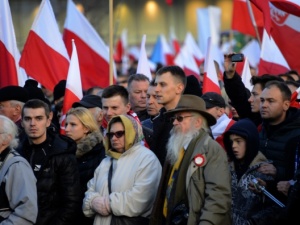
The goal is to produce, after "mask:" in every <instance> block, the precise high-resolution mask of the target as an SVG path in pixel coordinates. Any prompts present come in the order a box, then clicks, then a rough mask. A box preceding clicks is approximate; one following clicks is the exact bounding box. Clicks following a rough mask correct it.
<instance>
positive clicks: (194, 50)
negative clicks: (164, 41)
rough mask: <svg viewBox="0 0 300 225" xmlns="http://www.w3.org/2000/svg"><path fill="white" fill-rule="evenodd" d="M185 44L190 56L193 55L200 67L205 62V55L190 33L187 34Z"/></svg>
mask: <svg viewBox="0 0 300 225" xmlns="http://www.w3.org/2000/svg"><path fill="white" fill-rule="evenodd" d="M183 44H184V46H185V47H186V49H187V52H188V54H191V55H192V56H193V57H194V59H195V61H196V63H197V65H198V67H199V66H200V65H201V64H202V63H203V62H204V54H203V53H202V51H201V50H200V48H199V46H198V45H197V43H196V41H195V39H194V37H193V35H192V34H191V33H190V32H188V33H187V34H186V36H185V39H184V43H183Z"/></svg>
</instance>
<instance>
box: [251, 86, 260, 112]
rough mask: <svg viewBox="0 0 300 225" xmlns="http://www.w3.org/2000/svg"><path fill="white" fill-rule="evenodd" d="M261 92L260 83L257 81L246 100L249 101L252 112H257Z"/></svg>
mask: <svg viewBox="0 0 300 225" xmlns="http://www.w3.org/2000/svg"><path fill="white" fill-rule="evenodd" d="M261 92H262V86H261V84H259V83H257V84H255V85H254V86H253V88H252V91H251V96H250V98H249V99H248V102H249V103H250V106H251V112H253V113H256V112H259V108H260V95H261Z"/></svg>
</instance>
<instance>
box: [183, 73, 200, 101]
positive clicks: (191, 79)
mask: <svg viewBox="0 0 300 225" xmlns="http://www.w3.org/2000/svg"><path fill="white" fill-rule="evenodd" d="M183 94H189V95H196V96H199V97H201V95H202V89H201V86H200V82H199V81H198V79H197V78H196V77H195V76H194V75H189V76H187V78H186V87H185V89H184V92H183Z"/></svg>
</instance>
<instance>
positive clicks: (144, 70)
mask: <svg viewBox="0 0 300 225" xmlns="http://www.w3.org/2000/svg"><path fill="white" fill-rule="evenodd" d="M145 44H146V35H145V34H144V35H143V38H142V43H141V50H140V57H139V61H138V66H137V71H136V72H137V73H139V74H144V75H145V76H147V77H148V78H149V80H152V76H151V70H150V65H149V60H148V57H147V53H146V48H145Z"/></svg>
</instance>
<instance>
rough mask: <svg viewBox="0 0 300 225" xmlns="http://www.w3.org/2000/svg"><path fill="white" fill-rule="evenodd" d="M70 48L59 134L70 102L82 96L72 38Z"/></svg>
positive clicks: (62, 128) (63, 128)
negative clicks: (70, 53)
mask: <svg viewBox="0 0 300 225" xmlns="http://www.w3.org/2000/svg"><path fill="white" fill-rule="evenodd" d="M72 49H73V50H72V55H71V61H70V67H69V71H68V77H67V82H66V92H65V97H64V102H63V109H62V116H61V117H60V133H61V134H65V120H66V114H67V112H68V111H69V109H70V108H72V104H73V103H74V102H79V101H80V100H81V99H82V97H83V94H82V85H81V78H80V69H79V62H78V54H77V49H76V45H75V41H74V40H72Z"/></svg>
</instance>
